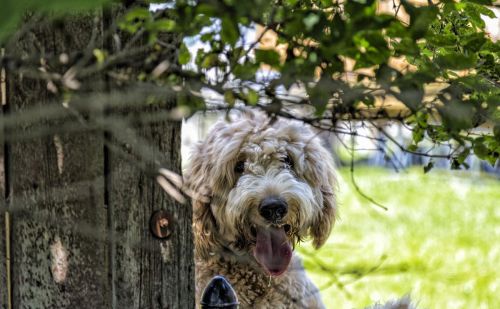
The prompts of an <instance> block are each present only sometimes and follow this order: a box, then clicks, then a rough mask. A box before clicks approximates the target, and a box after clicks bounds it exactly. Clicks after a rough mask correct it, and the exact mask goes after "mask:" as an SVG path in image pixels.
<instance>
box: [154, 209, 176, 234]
mask: <svg viewBox="0 0 500 309" xmlns="http://www.w3.org/2000/svg"><path fill="white" fill-rule="evenodd" d="M173 223H174V222H173V220H172V216H171V215H170V214H169V213H168V212H167V211H166V210H157V211H155V212H154V213H153V215H152V216H151V219H150V220H149V228H150V229H151V233H152V234H153V235H154V236H155V237H156V238H159V239H165V238H167V237H168V236H170V234H172V227H173Z"/></svg>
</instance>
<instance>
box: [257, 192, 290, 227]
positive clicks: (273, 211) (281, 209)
mask: <svg viewBox="0 0 500 309" xmlns="http://www.w3.org/2000/svg"><path fill="white" fill-rule="evenodd" d="M287 212H288V205H287V204H286V202H285V201H284V200H282V199H281V198H279V197H276V196H269V197H266V198H264V199H263V200H262V202H261V203H260V205H259V213H260V215H261V216H262V217H264V219H266V220H267V221H269V222H272V223H275V222H279V221H280V220H281V219H283V217H285V216H286V214H287Z"/></svg>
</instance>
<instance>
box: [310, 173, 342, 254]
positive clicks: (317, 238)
mask: <svg viewBox="0 0 500 309" xmlns="http://www.w3.org/2000/svg"><path fill="white" fill-rule="evenodd" d="M334 185H335V184H334V183H333V179H332V182H330V183H329V184H328V185H326V186H322V187H321V195H322V196H323V208H322V209H321V214H320V216H319V218H318V219H317V220H316V222H315V224H313V226H312V227H311V236H312V237H313V245H314V247H315V248H316V249H318V248H320V247H321V246H322V245H323V244H324V243H325V241H326V240H327V239H328V236H330V232H331V231H332V228H333V225H334V223H335V215H336V205H335V193H334V191H333V186H334Z"/></svg>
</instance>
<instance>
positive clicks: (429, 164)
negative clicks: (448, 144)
mask: <svg viewBox="0 0 500 309" xmlns="http://www.w3.org/2000/svg"><path fill="white" fill-rule="evenodd" d="M433 167H434V162H432V161H429V163H427V165H425V166H424V173H425V174H427V173H428V172H430V170H431V169H432V168H433Z"/></svg>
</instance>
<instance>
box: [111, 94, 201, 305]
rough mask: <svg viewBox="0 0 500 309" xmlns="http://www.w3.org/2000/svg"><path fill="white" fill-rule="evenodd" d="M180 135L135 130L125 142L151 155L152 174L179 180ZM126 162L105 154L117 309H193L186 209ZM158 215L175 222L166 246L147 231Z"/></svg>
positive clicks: (175, 127) (161, 127) (158, 127)
mask: <svg viewBox="0 0 500 309" xmlns="http://www.w3.org/2000/svg"><path fill="white" fill-rule="evenodd" d="M172 106H173V105H172V103H166V104H164V105H162V106H156V108H158V112H166V111H167V110H168V109H170V108H172ZM150 108H155V107H150ZM180 129H181V124H180V122H162V123H157V124H155V125H148V126H143V127H141V128H137V130H138V132H139V139H136V140H131V141H129V146H131V147H130V148H132V149H134V148H135V147H140V148H142V150H143V151H144V152H145V153H148V154H150V157H149V158H143V160H145V161H146V162H148V164H147V168H148V169H150V170H151V171H152V172H154V171H155V169H157V168H158V166H162V167H165V168H167V169H169V170H172V171H174V172H177V173H179V174H180V173H181V160H180V145H181V141H180ZM144 142H146V143H147V146H148V147H151V148H150V151H149V150H147V149H145V148H144V147H145V145H144ZM141 143H142V145H141ZM132 152H133V150H132ZM129 160H130V157H129V159H126V158H125V157H124V156H123V154H122V155H120V154H119V153H114V152H111V154H110V168H111V174H110V178H111V181H110V182H109V183H110V186H111V187H110V196H109V197H110V203H111V206H112V207H111V208H112V209H113V213H114V215H113V226H114V228H115V233H116V234H115V235H116V237H115V239H119V241H117V242H116V255H115V263H116V264H115V267H116V281H115V286H116V301H117V307H118V308H124V307H127V308H193V307H194V297H193V295H194V266H193V238H192V237H193V236H192V231H191V218H192V212H191V208H190V207H189V206H188V205H180V204H178V203H176V202H174V201H173V199H172V198H171V197H169V196H168V195H167V194H166V193H165V192H164V191H163V190H162V189H161V187H160V186H159V185H158V184H157V183H156V180H155V177H154V175H152V174H149V173H147V172H145V171H144V170H142V169H140V168H138V167H137V166H136V165H135V164H136V163H137V162H135V164H134V162H130V161H129ZM160 209H163V210H167V211H168V212H169V213H170V214H171V215H172V216H173V218H174V222H176V224H174V227H173V230H172V234H171V235H170V236H169V237H168V238H167V239H166V240H160V239H157V238H154V237H153V236H152V234H151V232H150V230H149V220H150V217H151V216H152V214H153V213H154V212H155V211H156V210H160Z"/></svg>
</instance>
